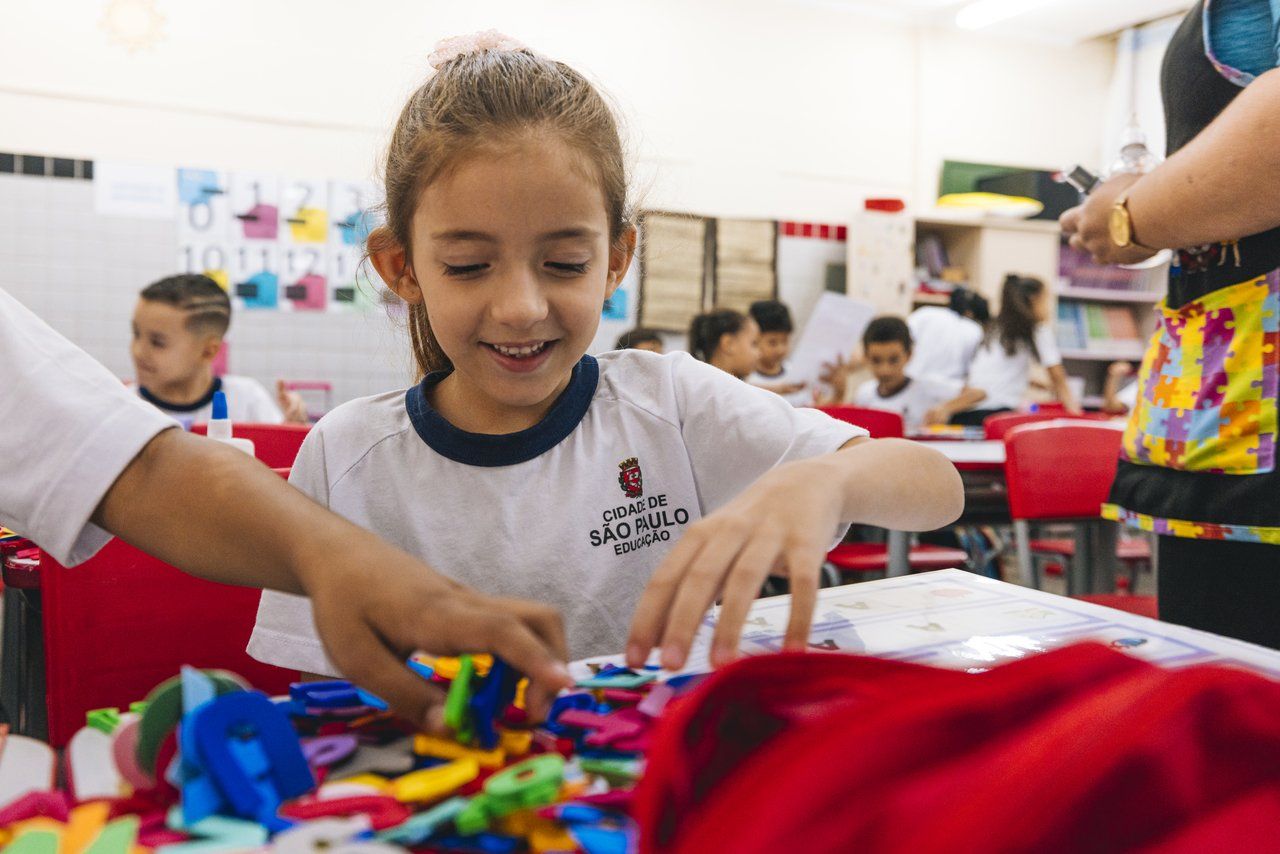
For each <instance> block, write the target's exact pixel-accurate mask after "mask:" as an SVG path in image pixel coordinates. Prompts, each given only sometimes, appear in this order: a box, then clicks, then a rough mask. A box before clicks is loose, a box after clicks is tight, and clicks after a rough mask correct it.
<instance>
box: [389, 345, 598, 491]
mask: <svg viewBox="0 0 1280 854" xmlns="http://www.w3.org/2000/svg"><path fill="white" fill-rule="evenodd" d="M451 372H452V371H451V370H449V371H437V372H435V373H431V374H427V375H426V377H424V378H423V380H422V382H420V383H418V384H417V385H415V386H412V387H411V388H410V389H409V390H408V391H407V392H405V396H404V397H405V408H406V409H408V411H409V420H410V421H412V422H413V429H415V430H417V431H418V436H420V437H421V438H422V441H424V442H426V443H427V445H428V446H429V447H430V448H431V449H432V450H433V451H435V452H436V453H438V454H440V456H442V457H447V458H448V459H451V460H453V461H454V462H456V463H464V464H465V465H469V466H488V467H493V466H513V465H516V464H517V463H523V462H526V461H528V460H531V459H533V458H534V457H537V456H539V455H541V454H544V453H546V452H547V451H549V450H551V449H552V448H554V447H555V446H556V445H558V444H560V442H561V441H563V440H564V439H565V438H566V437H568V435H569V434H570V433H572V432H573V431H574V430H575V429H577V427H578V424H579V423H580V422H581V421H582V417H583V416H584V415H586V414H587V407H589V406H590V405H591V399H592V398H593V397H594V396H595V393H596V384H597V382H599V379H600V366H599V365H598V364H597V363H596V360H595V359H594V358H592V357H591V356H583V357H582V359H581V360H579V362H578V364H577V365H575V366H574V368H573V374H572V376H570V377H569V385H568V386H566V387H565V390H564V391H563V392H561V393H560V396H559V397H558V398H556V402H555V403H553V404H552V405H551V409H550V411H548V412H547V414H546V416H545V417H544V418H543V419H542V420H541V421H539V422H538V423H537V424H535V425H533V426H532V427H530V428H528V429H526V430H521V431H519V432H517V433H507V434H504V435H490V434H487V433H468V432H467V431H466V430H459V429H458V428H457V427H454V426H453V425H452V424H450V423H449V422H448V421H447V420H445V418H444V416H443V415H441V414H440V413H439V412H437V411H436V410H435V408H434V407H432V406H431V403H430V402H429V401H428V398H427V391H428V390H429V389H431V388H432V387H433V386H435V385H438V384H439V383H440V381H441V380H442V379H444V378H445V377H447V376H449V374H450V373H451Z"/></svg>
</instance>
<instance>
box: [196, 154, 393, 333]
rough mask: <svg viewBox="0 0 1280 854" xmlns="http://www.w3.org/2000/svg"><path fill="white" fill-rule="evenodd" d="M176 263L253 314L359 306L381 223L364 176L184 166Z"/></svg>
mask: <svg viewBox="0 0 1280 854" xmlns="http://www.w3.org/2000/svg"><path fill="white" fill-rule="evenodd" d="M177 181H178V265H179V267H180V269H182V270H183V271H184V272H189V273H204V274H206V275H208V276H210V277H211V278H213V279H214V280H215V281H216V282H218V284H220V285H222V287H224V288H226V290H227V292H228V293H230V294H231V296H232V298H233V299H234V301H235V305H236V307H237V308H239V309H245V310H248V311H300V312H309V311H310V312H317V311H335V312H343V311H361V310H366V309H368V308H370V307H371V306H373V305H374V302H375V301H374V299H373V293H372V290H371V288H372V286H371V285H370V283H369V282H368V281H367V278H366V280H365V281H363V282H360V281H358V276H359V275H360V273H361V261H362V259H363V257H364V244H365V239H366V238H367V237H368V236H369V232H370V231H371V230H372V229H373V228H374V227H376V226H377V225H378V220H377V219H376V213H375V211H376V208H377V205H378V203H379V201H380V197H379V195H378V190H377V188H376V187H375V186H374V185H373V184H371V183H368V182H360V181H326V180H314V179H304V178H289V177H284V176H279V175H273V174H267V173H255V172H233V173H228V172H219V171H215V170H210V169H179V170H178V174H177Z"/></svg>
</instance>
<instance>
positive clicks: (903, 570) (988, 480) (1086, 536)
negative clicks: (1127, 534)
mask: <svg viewBox="0 0 1280 854" xmlns="http://www.w3.org/2000/svg"><path fill="white" fill-rule="evenodd" d="M930 445H931V446H932V447H934V448H936V449H937V450H938V451H940V452H942V454H944V455H945V456H946V457H947V459H949V460H951V462H952V463H953V464H954V465H955V467H956V470H957V471H959V472H960V477H961V480H963V481H964V484H965V508H964V512H963V513H961V515H960V518H959V519H958V520H957V522H956V523H957V524H968V525H975V524H1009V523H1010V522H1011V521H1012V520H1011V519H1010V517H1009V506H1008V503H1007V501H1005V500H1004V498H1003V495H1004V489H1005V487H1004V442H1002V441H994V440H983V441H977V442H954V441H953V442H947V441H942V442H930ZM1118 530H1119V529H1118V527H1117V526H1116V523H1114V522H1111V521H1109V520H1106V519H1101V518H1099V519H1091V520H1088V521H1083V522H1079V523H1077V524H1076V535H1075V539H1076V555H1077V556H1078V557H1080V558H1083V559H1082V560H1081V559H1078V560H1073V561H1071V562H1070V567H1069V569H1068V572H1067V578H1066V581H1067V594H1068V595H1070V596H1076V595H1079V594H1082V593H1113V592H1115V583H1116V571H1117V568H1118V562H1117V560H1116V542H1117V539H1118ZM888 549H889V558H888V571H887V572H886V574H887V575H888V576H890V577H896V576H902V575H907V574H909V573H910V572H911V566H910V563H909V560H908V554H909V552H910V549H911V534H909V533H907V532H906V531H893V530H891V531H889V532H888ZM1023 580H1024V582H1027V583H1030V579H1023Z"/></svg>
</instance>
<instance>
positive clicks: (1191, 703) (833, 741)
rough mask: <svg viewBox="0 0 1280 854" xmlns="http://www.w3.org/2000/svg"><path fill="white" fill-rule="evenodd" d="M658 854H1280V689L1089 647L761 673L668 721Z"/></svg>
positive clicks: (769, 660) (751, 664)
mask: <svg viewBox="0 0 1280 854" xmlns="http://www.w3.org/2000/svg"><path fill="white" fill-rule="evenodd" d="M635 817H636V819H637V821H638V823H639V825H640V829H641V846H642V850H643V851H646V852H658V851H662V852H666V851H677V852H680V851H690V852H694V851H698V852H705V851H733V852H735V854H737V852H754V851H761V852H764V851H768V852H778V851H786V850H788V849H790V850H793V851H796V852H801V851H803V852H805V854H810V852H824V851H842V852H847V851H890V852H895V851H903V852H905V851H912V852H922V851H925V852H927V851H942V850H945V851H952V852H955V851H982V852H1015V851H1017V852H1023V851H1025V852H1037V854H1039V852H1054V851H1063V852H1068V851H1070V852H1078V851H1090V852H1105V851H1134V850H1144V851H1153V852H1156V851H1158V852H1182V851H1187V852H1190V851H1211V850H1236V851H1280V683H1277V682H1274V681H1271V680H1269V679H1267V678H1265V677H1263V676H1259V675H1257V674H1253V673H1248V672H1245V671H1242V670H1236V669H1231V668H1226V667H1217V666H1198V667H1191V668H1186V669H1183V670H1164V669H1162V668H1159V667H1156V666H1153V665H1151V664H1147V663H1145V662H1142V661H1139V660H1137V659H1134V658H1131V657H1129V656H1127V655H1124V654H1123V653H1120V652H1116V651H1114V650H1111V649H1109V648H1107V647H1104V646H1101V645H1098V644H1079V645H1076V646H1073V647H1067V648H1064V649H1060V650H1056V651H1053V652H1048V653H1045V654H1043V655H1039V656H1035V657H1032V658H1028V659H1025V660H1022V661H1017V662H1013V663H1010V664H1006V665H1003V666H1000V667H996V668H994V669H992V670H991V671H989V672H987V673H983V674H966V673H961V672H958V671H950V670H939V669H934V668H929V667H924V666H922V665H915V664H907V663H901V662H892V661H884V660H879V659H873V658H864V657H860V656H852V655H838V654H821V655H814V654H781V655H775V656H765V657H758V658H749V659H746V660H744V661H740V662H738V663H736V664H734V665H733V666H731V667H728V668H725V669H724V670H722V671H720V672H718V673H716V674H715V675H713V676H712V677H710V678H709V679H708V680H707V681H706V682H705V683H703V684H702V685H700V686H698V688H697V689H695V690H694V691H693V692H691V694H690V695H689V696H688V697H687V698H682V699H681V700H679V701H677V702H676V703H675V704H674V705H673V706H672V707H671V709H670V710H669V712H668V713H667V714H666V715H664V717H663V719H662V720H661V722H660V723H659V724H658V726H657V728H656V730H655V732H654V736H653V743H652V748H651V750H650V753H649V761H648V767H647V769H646V772H645V777H644V779H643V781H642V783H641V784H640V787H639V789H638V790H637V792H636V801H635Z"/></svg>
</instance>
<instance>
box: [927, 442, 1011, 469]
mask: <svg viewBox="0 0 1280 854" xmlns="http://www.w3.org/2000/svg"><path fill="white" fill-rule="evenodd" d="M929 447H931V448H933V449H934V450H936V451H938V452H939V453H941V454H943V455H944V456H945V457H946V458H947V459H949V460H951V462H953V463H955V464H956V467H957V468H962V467H963V468H970V469H977V468H991V469H998V468H1001V467H1003V466H1004V442H1001V441H997V440H983V441H979V442H930V443H929Z"/></svg>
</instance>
